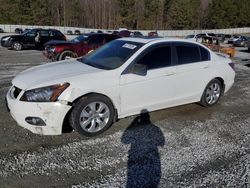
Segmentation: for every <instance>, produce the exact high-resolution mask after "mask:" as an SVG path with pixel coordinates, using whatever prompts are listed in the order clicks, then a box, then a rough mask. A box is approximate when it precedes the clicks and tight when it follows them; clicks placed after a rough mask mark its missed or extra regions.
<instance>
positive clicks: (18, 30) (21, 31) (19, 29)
mask: <svg viewBox="0 0 250 188" xmlns="http://www.w3.org/2000/svg"><path fill="white" fill-rule="evenodd" d="M15 33H17V34H22V33H23V29H22V28H16V29H15Z"/></svg>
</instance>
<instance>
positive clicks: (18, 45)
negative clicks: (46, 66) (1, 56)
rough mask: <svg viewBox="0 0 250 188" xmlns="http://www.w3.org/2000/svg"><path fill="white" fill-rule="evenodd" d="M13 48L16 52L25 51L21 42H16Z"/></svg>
mask: <svg viewBox="0 0 250 188" xmlns="http://www.w3.org/2000/svg"><path fill="white" fill-rule="evenodd" d="M11 47H12V49H13V50H16V51H20V50H22V49H23V45H22V44H21V43H20V42H14V43H13V44H12V46H11Z"/></svg>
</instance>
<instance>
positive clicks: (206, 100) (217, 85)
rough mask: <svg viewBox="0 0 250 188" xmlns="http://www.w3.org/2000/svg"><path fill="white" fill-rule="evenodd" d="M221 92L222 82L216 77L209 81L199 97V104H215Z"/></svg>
mask: <svg viewBox="0 0 250 188" xmlns="http://www.w3.org/2000/svg"><path fill="white" fill-rule="evenodd" d="M222 93H223V87H222V83H221V82H220V81H219V80H218V79H213V80H212V81H210V82H209V83H208V85H207V87H206V88H205V91H204V92H203V95H202V97H201V101H200V103H201V105H202V106H205V107H210V106H213V105H215V104H216V103H217V102H218V101H219V99H220V97H221V95H222Z"/></svg>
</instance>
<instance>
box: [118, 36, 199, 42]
mask: <svg viewBox="0 0 250 188" xmlns="http://www.w3.org/2000/svg"><path fill="white" fill-rule="evenodd" d="M118 40H123V41H130V42H139V43H144V44H146V43H149V42H153V41H159V42H189V43H196V42H192V41H190V40H187V39H181V38H170V37H169V38H160V37H159V38H136V37H134V38H133V37H127V38H126V37H125V38H120V39H118Z"/></svg>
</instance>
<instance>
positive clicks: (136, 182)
mask: <svg viewBox="0 0 250 188" xmlns="http://www.w3.org/2000/svg"><path fill="white" fill-rule="evenodd" d="M122 142H123V143H125V144H131V148H130V150H129V155H128V169H127V188H133V187H143V188H145V187H150V188H154V187H157V186H158V184H159V182H160V179H161V160H160V155H159V151H158V146H164V144H165V138H164V135H163V133H162V131H161V130H160V128H158V127H157V126H155V125H154V124H153V123H152V122H151V121H150V116H149V113H148V111H147V110H142V111H141V114H140V115H139V116H138V117H136V118H135V119H134V121H133V122H132V123H131V125H130V126H129V127H128V128H127V129H126V131H125V132H124V134H123V136H122Z"/></svg>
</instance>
